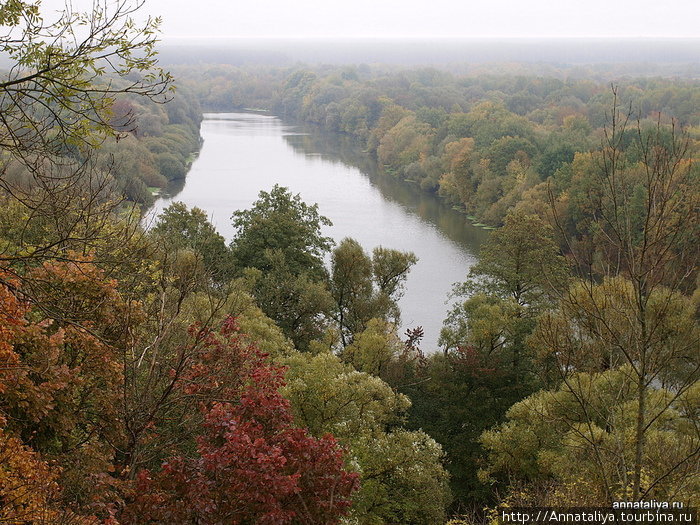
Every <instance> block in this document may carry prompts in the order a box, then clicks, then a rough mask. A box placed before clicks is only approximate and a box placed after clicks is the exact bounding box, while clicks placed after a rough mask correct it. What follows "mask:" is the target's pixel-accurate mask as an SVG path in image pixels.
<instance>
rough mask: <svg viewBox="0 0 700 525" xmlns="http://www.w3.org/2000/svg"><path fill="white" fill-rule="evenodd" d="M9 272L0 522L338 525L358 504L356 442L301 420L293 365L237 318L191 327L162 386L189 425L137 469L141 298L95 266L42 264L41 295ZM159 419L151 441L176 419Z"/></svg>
mask: <svg viewBox="0 0 700 525" xmlns="http://www.w3.org/2000/svg"><path fill="white" fill-rule="evenodd" d="M2 277H3V282H4V283H6V284H2V285H0V521H7V520H9V522H15V521H16V522H27V523H29V522H31V523H64V522H65V523H79V524H80V523H85V524H87V523H109V524H110V525H115V524H117V523H124V524H129V523H134V524H135V523H185V522H192V521H193V520H194V521H196V522H198V523H231V524H235V523H251V522H255V523H270V524H273V523H274V524H277V523H279V524H284V523H324V524H326V523H335V522H337V520H338V519H339V517H340V516H342V515H343V514H344V513H345V512H346V511H347V510H348V508H349V506H350V496H351V494H352V493H353V492H354V490H355V489H356V488H357V484H358V479H357V474H355V473H351V472H348V471H347V470H346V468H345V461H344V454H343V450H342V449H341V448H340V446H339V445H338V444H337V443H336V441H335V440H334V438H333V437H331V436H325V437H321V438H314V437H312V436H310V435H309V434H308V432H307V431H306V430H305V429H302V428H297V427H295V426H294V422H293V418H292V415H291V411H290V407H289V402H288V401H287V400H285V399H284V398H283V397H282V396H281V395H280V394H279V393H278V389H279V388H280V387H281V386H282V385H283V384H284V371H285V370H284V368H283V367H280V366H276V365H274V364H272V363H271V362H270V360H269V357H268V356H267V355H266V354H264V353H262V352H260V351H259V350H258V349H257V348H256V347H255V346H254V345H252V344H250V343H249V342H247V339H246V338H245V337H244V336H243V335H242V334H241V333H240V331H239V329H238V327H237V324H236V322H235V320H234V319H233V318H231V317H229V318H227V319H226V320H225V321H224V322H223V323H222V325H221V326H220V327H219V328H218V329H217V330H213V329H209V328H205V327H202V326H197V325H193V326H192V327H191V329H190V333H189V336H190V338H191V339H193V340H195V343H187V342H184V343H183V348H187V349H189V351H190V353H189V354H187V356H186V357H187V358H186V359H181V360H179V361H175V362H177V363H178V364H179V365H180V366H179V368H178V369H174V368H173V369H171V371H170V374H171V379H170V381H171V383H170V385H171V387H170V388H169V389H168V390H166V391H164V393H162V394H159V395H162V396H163V403H162V407H170V406H172V405H174V404H177V405H180V406H181V407H182V408H181V409H182V410H189V412H190V413H191V414H190V416H188V418H187V421H188V425H186V426H185V427H182V429H181V430H180V431H181V433H182V434H183V435H182V436H181V437H180V439H179V440H178V441H176V442H174V443H175V445H173V446H172V448H170V449H168V450H161V451H160V453H161V456H162V457H165V458H166V459H165V461H155V462H154V461H153V460H152V461H151V462H150V464H147V465H145V467H146V468H144V465H143V464H139V465H138V467H137V469H136V470H134V471H131V469H130V468H128V466H127V465H126V464H124V454H123V451H124V450H125V447H128V446H131V445H130V443H131V442H130V441H129V440H128V438H127V429H126V428H125V425H124V421H125V417H126V415H125V412H124V410H125V406H126V405H125V403H124V401H123V398H124V396H129V395H130V392H131V390H130V389H129V388H128V387H127V386H126V383H127V382H128V380H127V378H130V380H132V381H133V380H136V381H137V380H138V377H135V376H134V374H138V371H139V370H140V369H139V368H137V367H133V366H132V364H133V363H131V361H130V357H129V356H130V355H131V354H130V350H129V349H130V348H132V346H130V345H135V344H138V342H137V341H136V342H134V340H133V339H134V338H136V337H137V335H136V333H137V332H138V323H139V322H140V315H141V314H140V313H139V306H138V305H134V304H129V303H128V301H126V300H124V299H123V298H122V296H121V295H120V293H119V292H118V291H117V283H116V282H114V281H110V280H106V279H104V276H103V275H102V273H101V272H100V270H98V269H97V268H96V267H95V266H94V265H93V264H92V263H91V262H90V261H89V260H79V261H72V262H57V263H50V264H45V265H43V266H40V267H38V268H37V269H36V270H34V272H33V274H32V277H33V278H34V281H33V283H32V285H33V286H34V289H33V290H32V297H33V301H34V302H33V303H30V302H27V301H24V300H23V299H22V297H23V296H22V286H23V285H22V284H20V283H19V282H17V281H14V280H12V279H11V278H10V277H9V276H8V275H7V274H4V275H3V276H2ZM53 312H56V315H53V316H50V315H47V314H50V313H53ZM59 314H60V315H59ZM178 352H180V353H182V350H178V349H175V353H176V354H178ZM164 357H165V356H164ZM125 371H127V372H125ZM134 371H136V372H134ZM131 404H132V405H133V402H132V403H131ZM165 409H166V408H163V409H162V410H165ZM152 415H153V418H152V421H151V423H149V425H148V428H147V430H146V431H144V432H143V436H144V437H143V438H142V441H143V442H144V443H146V444H147V442H148V440H149V439H153V436H157V435H158V434H159V432H161V430H162V429H161V428H160V427H159V425H166V424H167V422H166V420H167V417H163V416H160V415H159V414H157V413H154V414H152ZM176 430H177V429H176ZM169 432H173V430H172V429H169ZM136 446H137V448H138V446H143V445H139V444H138V443H137V444H136ZM22 520H24V521H22Z"/></svg>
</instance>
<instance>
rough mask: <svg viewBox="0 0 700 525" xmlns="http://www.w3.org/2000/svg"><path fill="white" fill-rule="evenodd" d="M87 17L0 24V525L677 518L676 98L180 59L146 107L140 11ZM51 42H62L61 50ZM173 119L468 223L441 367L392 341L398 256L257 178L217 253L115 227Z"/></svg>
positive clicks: (474, 74)
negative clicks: (321, 154) (375, 183)
mask: <svg viewBox="0 0 700 525" xmlns="http://www.w3.org/2000/svg"><path fill="white" fill-rule="evenodd" d="M112 7H113V9H115V11H112V12H108V13H105V12H103V11H101V10H100V9H96V10H95V11H93V12H88V13H86V14H78V13H70V12H67V13H65V14H64V16H63V17H62V18H60V19H59V20H58V21H57V22H55V24H53V25H51V24H43V23H41V19H40V18H37V17H38V11H37V6H36V5H35V4H32V3H31V2H21V1H12V2H4V3H2V4H0V23H2V24H3V26H4V27H7V28H9V29H10V33H12V30H15V31H19V33H20V34H21V35H22V38H19V39H15V38H13V37H12V35H11V34H8V35H9V36H7V35H6V36H4V37H3V36H0V48H1V49H2V51H3V52H4V53H5V54H6V55H8V56H9V58H10V59H11V64H10V66H9V68H8V69H7V70H6V71H5V72H4V73H3V74H2V77H0V108H1V109H2V117H1V118H0V161H1V163H0V199H1V200H2V206H0V210H1V211H0V521H7V522H17V523H47V524H48V523H51V524H54V523H80V524H94V523H104V524H112V525H115V524H119V523H122V524H137V523H138V524H143V523H153V524H156V523H158V524H166V523H167V524H170V523H205V524H214V523H231V524H236V523H275V524H278V523H279V524H287V523H289V524H308V523H328V524H330V523H363V524H365V523H367V524H383V523H386V524H397V525H398V524H402V525H406V524H409V525H410V524H415V525H420V524H426V525H428V524H439V523H446V522H447V521H448V520H452V521H451V522H452V523H453V524H457V523H475V522H482V521H487V520H489V519H490V518H494V514H493V513H490V512H489V511H488V509H489V508H490V509H495V508H497V506H498V505H505V506H537V505H539V506H543V505H558V506H598V507H603V506H608V505H610V504H611V503H612V502H613V501H620V500H623V501H643V500H652V499H653V500H657V501H678V502H682V503H683V504H685V505H697V504H698V494H700V475H699V474H698V473H699V472H700V468H699V467H700V433H699V431H698V429H699V426H700V425H699V424H698V422H699V417H700V415H699V414H698V406H700V397H699V396H700V389H699V387H698V384H699V383H698V376H699V375H700V354H699V353H698V348H699V347H700V328H699V327H698V315H699V309H700V288H699V283H700V281H699V277H698V252H699V250H700V247H699V246H698V243H697V239H698V234H699V233H700V221H699V216H698V214H699V210H700V181H699V180H698V178H699V176H700V172H699V171H698V168H697V164H696V163H695V162H694V160H695V159H696V157H697V151H698V150H697V141H698V140H700V110H699V109H698V108H700V85H699V84H698V82H697V81H696V80H693V79H692V78H685V79H677V78H674V79H672V78H665V77H646V78H616V79H615V80H616V81H615V82H614V84H613V85H612V86H611V85H610V83H609V80H610V79H611V77H614V76H615V73H616V70H615V69H614V68H605V67H603V68H602V69H601V68H600V67H598V68H596V67H592V68H589V67H587V66H585V67H583V66H576V67H575V68H573V69H572V68H566V67H564V68H559V67H556V66H542V65H538V66H536V69H537V70H538V72H537V73H533V72H532V70H530V72H529V73H528V68H529V67H531V66H520V65H503V66H500V67H501V69H500V70H498V72H496V70H493V71H487V70H486V69H487V67H486V66H483V65H480V66H478V67H476V68H475V69H472V71H471V72H467V73H465V72H464V71H463V72H459V71H458V70H459V68H451V69H450V70H448V69H437V68H406V67H398V66H368V65H344V66H313V67H312V66H302V65H293V66H290V67H272V66H256V67H252V66H250V67H248V66H246V67H237V66H231V65H212V66H203V65H191V64H190V65H183V66H178V67H173V68H172V73H173V75H174V76H175V79H176V80H177V85H178V89H177V91H175V92H174V93H173V92H171V91H170V90H169V86H171V84H172V82H173V78H172V77H171V76H170V74H169V73H166V72H164V71H162V70H160V69H158V66H157V64H156V63H155V62H154V59H155V55H154V48H153V45H154V35H155V31H156V30H157V25H158V21H157V20H149V21H147V22H146V25H145V26H144V27H139V26H137V25H135V22H133V21H132V20H131V15H132V13H133V12H134V9H136V8H138V7H139V4H138V3H137V4H131V3H130V2H128V1H127V0H125V1H123V2H120V3H117V4H115V5H114V6H112ZM81 20H85V21H88V23H89V24H91V25H89V27H91V28H93V29H94V34H92V35H91V36H89V37H88V38H87V40H86V41H83V45H77V46H72V45H71V42H72V41H71V40H70V39H68V40H63V39H61V38H60V36H61V35H65V34H73V33H71V31H74V30H76V27H77V26H78V25H79V24H80V22H81ZM74 36H75V37H76V38H79V34H78V33H76V34H75V35H74ZM77 41H78V42H80V40H77ZM543 68H544V69H548V70H550V72H552V74H549V75H545V74H543V73H542V71H541V70H542V69H543ZM465 69H470V67H467V68H465ZM662 69H663V67H662ZM596 71H597V73H596ZM588 73H591V74H588ZM599 75H602V76H599ZM200 108H204V109H205V110H207V111H226V110H233V109H237V110H239V109H245V108H248V109H250V108H254V109H258V110H267V111H271V112H274V113H275V114H277V115H280V116H282V117H285V118H290V119H298V120H303V121H307V122H310V123H314V124H316V125H319V126H322V127H323V128H325V129H326V130H328V131H329V132H339V133H344V134H347V135H349V136H352V137H354V138H355V139H357V140H359V141H361V142H362V144H364V145H365V147H366V150H367V154H368V155H373V156H375V157H376V158H377V160H378V161H379V163H380V165H381V166H382V171H383V176H385V177H395V178H398V179H401V180H406V181H408V182H407V183H412V184H416V185H419V186H420V187H421V188H422V189H423V190H424V191H427V192H435V193H437V194H438V195H440V196H442V197H443V198H444V199H446V200H448V201H449V202H451V203H453V204H454V205H455V206H456V207H458V208H459V209H461V210H462V211H464V212H465V220H466V218H467V217H469V218H471V219H472V220H478V221H481V222H483V223H486V224H490V225H492V226H495V227H498V229H497V230H495V231H494V232H493V233H492V234H491V236H490V238H489V240H488V242H487V243H486V245H485V246H484V248H483V250H482V252H481V255H480V260H479V262H478V264H477V265H475V266H474V267H473V268H472V269H471V272H470V273H469V275H467V276H465V281H464V282H463V283H459V284H458V285H457V286H456V288H455V294H456V296H457V297H458V298H459V300H458V301H457V303H456V304H455V306H454V307H453V309H452V310H451V311H450V313H449V315H448V317H447V319H446V320H445V323H444V328H443V330H442V334H441V341H442V344H443V346H444V349H443V351H442V352H436V353H433V354H430V355H426V354H425V353H424V351H423V350H422V348H421V339H422V333H421V331H420V330H419V329H415V330H410V331H408V332H407V333H405V334H399V333H397V326H398V322H399V319H400V309H399V307H398V302H397V301H398V299H399V298H400V297H401V294H402V293H403V287H404V283H405V279H406V275H407V274H408V272H410V271H411V268H412V267H413V266H414V265H415V264H419V262H418V261H417V260H416V257H415V255H414V254H412V253H408V252H401V251H398V250H394V249H391V248H388V247H377V248H375V249H374V250H373V251H372V253H367V252H366V251H365V250H364V249H363V248H362V246H361V245H360V244H359V243H358V242H357V241H356V240H354V239H350V238H346V239H343V240H342V241H340V242H338V243H337V244H335V243H333V242H332V240H331V239H329V238H327V237H325V236H324V235H322V233H321V227H322V226H323V225H326V224H328V222H329V220H328V219H327V218H326V217H324V216H323V215H322V214H320V213H319V211H318V206H317V205H316V204H315V203H306V202H304V201H303V200H302V199H301V197H300V196H299V195H296V194H294V193H292V192H291V191H290V190H289V189H287V188H284V187H281V186H279V185H276V186H274V187H272V188H270V189H269V191H268V190H266V191H262V192H261V193H260V194H259V196H258V200H257V201H256V202H255V203H253V205H252V206H251V207H250V208H249V209H246V210H231V213H232V218H231V220H232V224H233V226H234V227H235V229H236V235H235V236H234V238H233V239H232V240H231V242H229V243H227V241H226V240H225V239H224V238H223V237H222V236H221V235H220V234H219V233H218V232H217V231H216V229H215V228H214V226H213V225H212V224H211V223H210V222H209V220H208V218H207V213H206V211H205V210H200V209H198V208H192V209H189V208H188V207H187V206H185V205H184V204H182V203H174V204H172V205H171V206H170V207H169V208H167V209H166V210H165V211H164V212H163V213H162V214H161V215H160V216H159V217H158V218H157V219H156V220H155V222H154V224H152V225H151V227H150V228H147V229H145V228H144V227H143V226H142V224H141V209H140V205H148V204H149V203H150V202H151V201H152V191H153V190H155V189H156V188H163V187H164V186H165V184H166V183H167V181H171V180H173V179H178V178H182V177H184V176H185V174H186V172H187V169H188V164H189V162H190V161H191V158H192V155H194V154H196V152H197V150H198V148H199V146H200V141H199V135H198V126H199V122H200V120H201V118H202V115H201V109H200ZM496 519H497V518H496Z"/></svg>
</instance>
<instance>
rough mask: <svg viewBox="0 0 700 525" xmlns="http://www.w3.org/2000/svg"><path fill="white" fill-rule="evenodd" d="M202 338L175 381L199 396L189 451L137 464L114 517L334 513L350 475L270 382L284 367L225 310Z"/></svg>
mask: <svg viewBox="0 0 700 525" xmlns="http://www.w3.org/2000/svg"><path fill="white" fill-rule="evenodd" d="M207 345H208V347H209V351H206V352H202V353H201V354H200V355H201V356H202V359H201V360H200V361H199V362H198V363H193V365H192V366H191V368H190V371H189V372H188V373H186V374H183V379H182V381H180V383H179V385H178V386H179V388H182V389H183V390H184V391H186V392H187V394H188V395H192V396H195V397H198V398H199V399H200V400H202V402H201V410H202V413H203V416H204V420H203V424H202V434H201V435H200V436H199V437H198V438H197V446H196V453H193V454H191V455H190V456H189V457H185V456H184V455H179V456H176V457H172V458H169V459H168V460H167V461H166V462H165V463H164V464H163V468H162V469H161V470H160V471H159V472H156V473H154V472H149V471H148V470H143V471H141V472H140V473H139V475H138V477H137V486H136V492H135V496H134V500H133V502H132V503H131V504H129V505H128V506H127V507H126V509H125V510H124V512H123V513H122V516H121V519H120V522H121V523H124V524H129V523H140V524H143V523H212V524H213V523H227V524H231V525H235V524H240V523H256V524H297V523H298V524H301V523H303V524H315V523H318V524H331V523H337V522H338V520H339V518H340V517H341V516H342V515H344V514H345V512H346V511H347V510H348V508H349V506H350V496H351V495H352V493H353V492H354V490H355V489H356V488H357V485H358V475H357V474H355V473H351V472H348V471H347V470H346V469H345V466H344V460H343V451H342V449H341V448H340V446H339V445H338V444H337V442H336V441H335V439H334V438H333V437H332V436H325V437H322V438H314V437H312V436H310V435H309V433H308V432H307V431H306V430H305V429H302V428H297V427H295V426H294V424H293V419H292V415H291V411H290V406H289V402H288V401H287V400H286V399H284V398H283V397H282V396H281V395H280V394H279V392H278V389H279V387H280V386H282V385H283V384H284V368H283V367H279V366H275V365H273V364H271V363H270V362H269V359H268V357H267V355H265V354H263V353H261V352H260V351H259V350H257V349H256V348H255V347H254V346H251V345H243V344H241V340H240V338H239V336H238V333H237V328H236V325H235V321H234V320H233V319H231V318H229V319H228V320H227V321H225V323H224V325H223V327H222V329H221V330H220V331H219V332H217V333H211V334H210V337H209V338H208V342H207ZM224 357H228V358H229V359H230V361H229V362H233V363H236V365H237V366H236V368H237V370H238V371H239V376H238V378H237V380H235V378H232V377H229V378H228V380H227V381H226V382H225V383H224V384H223V385H222V383H221V381H219V380H218V379H217V376H218V375H219V374H217V371H218V370H217V368H218V365H219V364H220V363H221V362H222V361H223V360H224V359H222V358H224ZM229 359H225V360H229ZM208 372H210V373H208ZM228 372H229V373H230V369H229V371H228ZM214 391H216V393H217V396H213V395H212V394H213V393H214ZM214 397H216V398H218V400H212V399H213V398H214ZM204 400H209V401H204Z"/></svg>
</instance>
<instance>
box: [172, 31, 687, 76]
mask: <svg viewBox="0 0 700 525" xmlns="http://www.w3.org/2000/svg"><path fill="white" fill-rule="evenodd" d="M160 60H161V62H162V63H163V64H165V65H167V64H176V63H191V64H196V63H210V64H212V63H226V64H232V65H247V64H260V65H292V64H294V63H295V62H306V63H330V64H362V63H367V64H376V63H383V64H397V65H403V66H419V65H431V66H435V67H440V66H447V65H457V64H466V63H470V64H483V63H497V62H524V63H530V64H555V65H557V66H560V67H561V66H565V65H569V66H578V65H585V64H621V63H624V64H625V66H626V68H629V67H630V65H632V64H634V65H637V66H638V68H637V71H635V73H636V74H639V73H646V74H660V73H662V72H665V71H667V70H668V65H671V64H675V65H681V64H686V65H687V67H685V68H678V69H676V70H675V73H674V74H677V75H682V76H691V77H697V76H698V74H700V38H693V39H689V38H678V39H674V38H668V39H658V38H625V39H622V38H621V39H612V38H595V39H592V38H589V39H584V38H570V39H568V38H567V39H562V38H556V39H553V38H549V39H537V38H512V39H467V38H465V39H453V38H446V39H426V38H423V39H397V38H386V39H381V38H362V39H325V38H318V39H281V38H280V39H272V38H271V39H246V38H241V39H237V38H230V39H204V38H190V39H177V38H166V39H164V41H163V42H162V43H161V45H160Z"/></svg>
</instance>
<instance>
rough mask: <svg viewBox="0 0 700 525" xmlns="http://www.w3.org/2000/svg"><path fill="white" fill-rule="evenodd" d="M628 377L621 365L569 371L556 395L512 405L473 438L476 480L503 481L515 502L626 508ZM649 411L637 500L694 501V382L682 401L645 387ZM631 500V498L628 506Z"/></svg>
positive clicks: (699, 442) (632, 388) (631, 432)
mask: <svg viewBox="0 0 700 525" xmlns="http://www.w3.org/2000/svg"><path fill="white" fill-rule="evenodd" d="M635 376H636V374H635V373H634V371H633V370H632V368H631V367H630V366H629V365H624V366H622V367H619V368H615V369H609V370H606V371H604V372H600V373H590V372H577V373H573V374H571V375H570V376H569V377H568V378H567V381H565V382H564V383H562V384H561V386H559V388H555V389H551V390H542V391H540V392H537V393H536V394H533V395H531V396H530V397H528V398H526V399H525V400H523V401H521V402H519V403H516V404H515V405H513V406H512V407H511V408H510V409H509V410H508V413H507V421H506V422H505V423H503V424H502V425H500V426H498V427H496V428H495V429H493V430H490V431H488V432H485V433H484V434H483V435H482V437H481V441H482V443H483V445H484V447H485V448H486V449H487V450H488V455H489V462H488V466H487V467H486V469H485V470H484V471H483V472H482V473H481V474H482V476H483V477H484V478H486V477H492V478H499V479H508V480H509V481H510V482H511V484H512V485H513V486H515V487H516V488H517V489H518V490H515V491H512V492H511V494H510V495H509V496H508V497H507V498H506V499H507V501H509V502H510V504H512V505H515V506H518V505H552V506H556V505H571V506H591V505H596V506H605V505H610V504H611V503H612V502H613V501H629V500H630V498H631V497H634V496H633V490H634V486H635V481H634V465H635V462H636V461H637V459H636V452H635V449H636V447H635V446H634V440H635V427H636V412H637V403H638V401H637V396H638V393H637V387H636V382H637V380H636V377H635ZM646 394H647V404H648V406H649V408H650V409H651V410H652V411H653V412H654V413H655V417H652V418H650V419H649V420H648V425H647V428H646V429H645V436H646V441H647V443H648V444H649V446H647V447H645V448H644V456H643V461H644V469H643V475H642V480H641V484H640V489H641V493H640V494H639V495H638V496H637V498H642V499H644V500H647V501H648V500H657V501H679V502H683V503H685V504H686V506H694V505H696V504H697V495H698V490H699V489H700V476H698V472H700V470H699V469H698V467H699V466H700V457H699V455H698V450H699V447H700V434H699V433H698V428H697V417H698V413H697V407H698V401H699V399H698V397H697V396H698V383H696V384H695V385H694V386H693V387H692V388H691V389H688V390H686V391H685V392H684V393H683V394H682V395H677V394H676V392H674V391H673V390H669V389H665V388H655V387H648V388H647V392H646ZM637 498H635V499H637Z"/></svg>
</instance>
